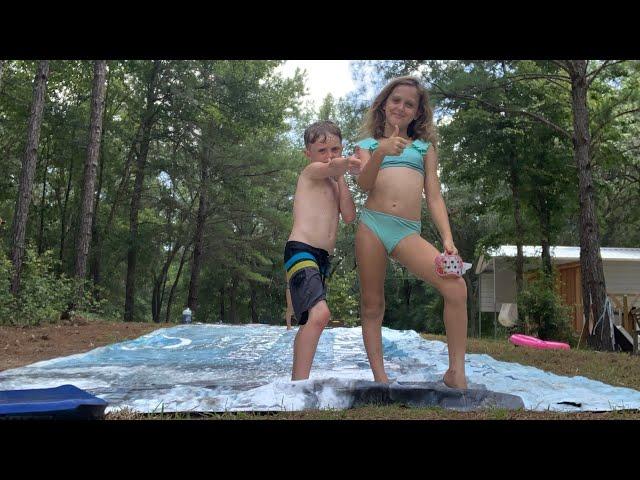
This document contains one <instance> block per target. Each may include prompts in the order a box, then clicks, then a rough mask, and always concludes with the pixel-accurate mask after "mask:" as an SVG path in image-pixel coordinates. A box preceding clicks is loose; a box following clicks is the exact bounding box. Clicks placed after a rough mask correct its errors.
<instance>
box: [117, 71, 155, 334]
mask: <svg viewBox="0 0 640 480" xmlns="http://www.w3.org/2000/svg"><path fill="white" fill-rule="evenodd" d="M160 68H161V61H159V60H155V61H154V62H153V64H152V65H151V67H150V69H149V71H148V73H147V79H146V80H147V81H146V87H147V88H146V103H145V109H144V112H143V116H142V120H141V131H142V134H141V139H140V145H139V148H138V151H137V157H136V178H135V181H134V186H133V193H132V195H131V207H130V210H129V246H128V251H127V280H126V293H125V303H124V320H125V321H126V322H130V321H133V308H134V296H135V289H136V283H135V281H136V280H135V279H136V267H137V259H138V258H137V257H138V248H139V245H138V213H139V211H140V199H141V197H142V189H143V184H144V175H145V167H146V163H147V155H148V154H149V145H150V143H151V130H152V128H153V124H154V121H155V119H156V115H157V111H158V106H157V105H156V100H157V95H158V92H157V84H158V79H159V75H160Z"/></svg>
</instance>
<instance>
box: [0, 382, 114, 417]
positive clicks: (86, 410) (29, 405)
mask: <svg viewBox="0 0 640 480" xmlns="http://www.w3.org/2000/svg"><path fill="white" fill-rule="evenodd" d="M106 407H107V402H106V401H104V400H102V399H101V398H98V397H96V396H94V395H91V394H90V393H89V392H86V391H84V390H82V389H80V388H78V387H75V386H73V385H61V386H59V387H55V388H36V389H29V390H3V391H0V417H11V416H20V417H23V416H51V417H64V418H99V417H101V416H102V415H104V410H105V408H106Z"/></svg>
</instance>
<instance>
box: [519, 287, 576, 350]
mask: <svg viewBox="0 0 640 480" xmlns="http://www.w3.org/2000/svg"><path fill="white" fill-rule="evenodd" d="M518 314H519V317H520V325H519V327H520V329H521V330H523V331H524V333H527V334H529V335H534V336H537V337H538V338H540V339H542V340H559V341H565V342H567V341H573V332H572V331H571V326H570V322H571V309H570V308H569V307H567V306H565V305H564V304H563V302H562V299H561V298H560V295H559V294H558V293H557V292H556V291H555V289H554V287H553V280H552V279H549V278H546V277H544V276H543V277H542V278H540V279H536V280H534V281H533V282H531V283H530V284H529V285H528V286H527V287H526V288H525V289H524V290H523V291H522V293H521V294H520V296H519V297H518Z"/></svg>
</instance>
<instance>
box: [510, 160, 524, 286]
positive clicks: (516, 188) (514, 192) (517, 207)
mask: <svg viewBox="0 0 640 480" xmlns="http://www.w3.org/2000/svg"><path fill="white" fill-rule="evenodd" d="M510 174H511V197H512V199H513V219H514V221H515V226H516V231H515V237H516V239H515V240H516V248H517V251H518V253H517V255H516V295H518V296H519V295H520V293H522V289H523V287H524V254H523V252H522V245H523V238H524V227H523V225H522V210H521V204H520V176H519V175H518V168H517V165H516V162H515V158H513V157H512V159H511V168H510ZM516 298H517V297H516Z"/></svg>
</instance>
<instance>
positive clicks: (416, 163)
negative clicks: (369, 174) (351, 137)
mask: <svg viewBox="0 0 640 480" xmlns="http://www.w3.org/2000/svg"><path fill="white" fill-rule="evenodd" d="M356 145H358V146H359V147H360V148H364V149H365V150H369V151H371V152H373V151H374V150H375V149H376V148H378V141H377V140H376V139H374V138H371V137H370V138H365V139H364V140H360V141H359V142H358V143H356ZM430 145H431V143H430V142H423V141H422V140H414V141H413V143H411V145H409V146H408V147H406V148H405V149H404V151H403V152H402V154H401V155H398V156H386V157H384V159H383V160H382V163H381V164H380V168H388V167H409V168H413V169H414V170H418V171H419V172H420V173H422V175H424V160H423V159H422V157H423V155H425V154H426V153H427V150H429V146H430Z"/></svg>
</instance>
